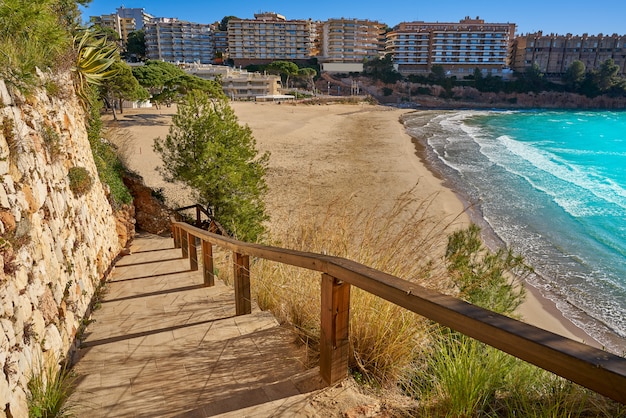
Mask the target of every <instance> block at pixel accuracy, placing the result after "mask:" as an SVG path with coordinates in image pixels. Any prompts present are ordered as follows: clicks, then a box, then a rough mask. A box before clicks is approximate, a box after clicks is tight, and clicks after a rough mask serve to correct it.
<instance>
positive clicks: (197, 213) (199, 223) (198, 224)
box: [196, 205, 202, 228]
mask: <svg viewBox="0 0 626 418" xmlns="http://www.w3.org/2000/svg"><path fill="white" fill-rule="evenodd" d="M201 224H202V218H201V214H200V205H196V226H197V227H198V228H200V225H201Z"/></svg>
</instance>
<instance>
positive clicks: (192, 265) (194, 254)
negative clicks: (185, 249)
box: [187, 234, 198, 271]
mask: <svg viewBox="0 0 626 418" xmlns="http://www.w3.org/2000/svg"><path fill="white" fill-rule="evenodd" d="M187 245H188V246H189V270H191V271H196V270H198V247H196V237H195V236H194V235H192V234H188V238H187Z"/></svg>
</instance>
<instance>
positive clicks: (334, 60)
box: [318, 18, 385, 72]
mask: <svg viewBox="0 0 626 418" xmlns="http://www.w3.org/2000/svg"><path fill="white" fill-rule="evenodd" d="M384 26H385V25H384V24H382V23H379V22H376V21H370V20H362V19H345V18H341V19H329V20H327V21H326V22H324V23H322V24H321V30H320V35H321V36H320V38H321V42H320V43H321V51H320V55H319V57H318V59H319V61H320V63H322V69H323V70H324V71H328V70H330V69H332V70H331V71H340V72H342V71H341V70H340V69H341V68H343V67H345V68H353V64H355V63H356V64H359V65H360V66H361V70H360V71H362V70H363V69H362V65H363V61H364V60H370V59H374V58H378V57H380V56H381V54H382V53H383V52H384V43H383V41H382V40H381V35H382V32H383V28H384ZM346 72H347V71H346Z"/></svg>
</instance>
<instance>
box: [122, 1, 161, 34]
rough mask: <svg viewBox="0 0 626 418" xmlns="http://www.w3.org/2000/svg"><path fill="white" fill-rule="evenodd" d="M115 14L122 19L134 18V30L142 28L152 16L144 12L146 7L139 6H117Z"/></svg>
mask: <svg viewBox="0 0 626 418" xmlns="http://www.w3.org/2000/svg"><path fill="white" fill-rule="evenodd" d="M116 12H117V15H118V16H119V17H121V18H123V19H134V20H135V30H140V29H143V27H144V26H145V25H146V24H148V23H150V21H151V20H152V19H154V16H153V15H151V14H149V13H146V9H144V8H139V7H132V8H128V7H124V6H122V7H118V8H117V9H116Z"/></svg>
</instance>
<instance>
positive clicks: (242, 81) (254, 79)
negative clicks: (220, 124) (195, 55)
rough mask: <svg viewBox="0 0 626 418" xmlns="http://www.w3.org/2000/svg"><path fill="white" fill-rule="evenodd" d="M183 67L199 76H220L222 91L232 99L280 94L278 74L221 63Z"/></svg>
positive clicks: (251, 98)
mask: <svg viewBox="0 0 626 418" xmlns="http://www.w3.org/2000/svg"><path fill="white" fill-rule="evenodd" d="M183 69H184V70H185V71H186V72H187V73H188V74H192V75H195V76H198V77H200V78H205V79H208V80H215V79H216V78H218V77H219V78H220V80H221V83H222V89H223V90H224V93H225V94H226V95H227V96H228V97H230V98H231V99H232V100H256V98H258V97H268V96H278V95H280V86H281V84H280V76H277V75H272V74H262V73H251V72H248V71H246V70H239V69H237V68H232V67H226V66H223V65H200V64H192V65H185V66H184V67H183Z"/></svg>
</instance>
